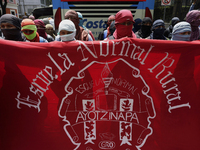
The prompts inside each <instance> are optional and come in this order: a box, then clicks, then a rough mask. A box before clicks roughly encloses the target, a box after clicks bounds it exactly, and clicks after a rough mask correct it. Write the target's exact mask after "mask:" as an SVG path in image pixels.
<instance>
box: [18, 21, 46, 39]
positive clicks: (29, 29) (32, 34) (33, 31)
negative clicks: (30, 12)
mask: <svg viewBox="0 0 200 150" xmlns="http://www.w3.org/2000/svg"><path fill="white" fill-rule="evenodd" d="M21 27H22V29H21V30H22V32H23V34H24V36H25V37H26V39H27V40H28V41H30V42H48V41H47V40H46V39H44V38H43V37H40V36H39V34H38V33H37V27H36V25H35V23H34V21H33V20H31V19H24V20H23V21H22V22H21Z"/></svg>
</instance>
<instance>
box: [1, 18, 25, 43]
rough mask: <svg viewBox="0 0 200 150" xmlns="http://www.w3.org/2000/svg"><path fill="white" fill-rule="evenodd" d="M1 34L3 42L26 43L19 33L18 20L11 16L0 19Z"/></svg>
mask: <svg viewBox="0 0 200 150" xmlns="http://www.w3.org/2000/svg"><path fill="white" fill-rule="evenodd" d="M0 26H1V32H2V33H3V37H4V39H5V40H13V41H26V38H25V37H24V36H23V34H22V32H21V24H20V19H19V18H17V17H16V16H14V15H11V14H5V15H3V16H1V18H0Z"/></svg>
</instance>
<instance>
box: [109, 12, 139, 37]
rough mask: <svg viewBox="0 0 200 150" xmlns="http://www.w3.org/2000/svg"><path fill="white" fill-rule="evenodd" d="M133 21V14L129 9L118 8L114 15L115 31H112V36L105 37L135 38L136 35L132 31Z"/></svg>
mask: <svg viewBox="0 0 200 150" xmlns="http://www.w3.org/2000/svg"><path fill="white" fill-rule="evenodd" d="M134 23H135V21H134V20H133V15H132V13H131V11H130V10H126V9H123V10H120V11H119V12H118V13H117V14H116V15H115V28H116V30H115V32H114V33H113V36H110V37H109V38H107V39H108V40H111V39H120V38H124V37H129V38H136V35H135V34H134V32H133V31H132V28H133V24H134Z"/></svg>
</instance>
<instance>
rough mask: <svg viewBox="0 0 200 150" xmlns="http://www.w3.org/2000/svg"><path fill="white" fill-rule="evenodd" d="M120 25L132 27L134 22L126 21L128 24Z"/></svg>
mask: <svg viewBox="0 0 200 150" xmlns="http://www.w3.org/2000/svg"><path fill="white" fill-rule="evenodd" d="M119 24H121V25H124V26H130V25H132V24H133V22H132V21H126V22H122V23H119Z"/></svg>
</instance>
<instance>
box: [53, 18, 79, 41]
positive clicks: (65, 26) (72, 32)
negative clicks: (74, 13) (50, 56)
mask: <svg viewBox="0 0 200 150" xmlns="http://www.w3.org/2000/svg"><path fill="white" fill-rule="evenodd" d="M75 36H76V27H75V25H74V23H73V22H72V21H71V20H68V19H65V20H62V21H61V22H60V24H59V27H58V36H57V38H58V39H60V40H59V41H62V42H66V41H74V40H76V39H75Z"/></svg>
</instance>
